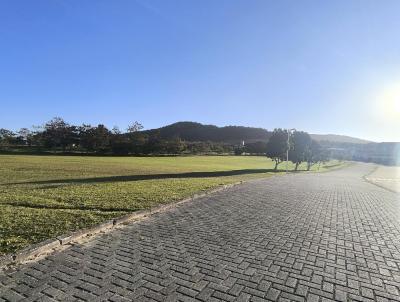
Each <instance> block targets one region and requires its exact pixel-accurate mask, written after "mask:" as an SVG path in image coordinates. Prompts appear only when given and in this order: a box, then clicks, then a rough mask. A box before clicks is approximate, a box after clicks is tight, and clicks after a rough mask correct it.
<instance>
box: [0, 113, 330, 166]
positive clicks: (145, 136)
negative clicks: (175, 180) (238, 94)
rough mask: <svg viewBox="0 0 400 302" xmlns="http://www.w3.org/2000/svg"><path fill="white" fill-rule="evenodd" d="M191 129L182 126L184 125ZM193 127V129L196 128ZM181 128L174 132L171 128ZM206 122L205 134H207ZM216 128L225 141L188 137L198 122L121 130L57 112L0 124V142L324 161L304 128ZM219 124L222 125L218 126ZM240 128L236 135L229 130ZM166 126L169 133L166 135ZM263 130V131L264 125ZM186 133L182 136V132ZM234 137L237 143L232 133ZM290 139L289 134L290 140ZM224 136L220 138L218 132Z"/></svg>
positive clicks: (39, 147) (56, 148)
mask: <svg viewBox="0 0 400 302" xmlns="http://www.w3.org/2000/svg"><path fill="white" fill-rule="evenodd" d="M185 125H186V126H188V127H189V130H185V129H184V126H185ZM194 127H196V131H195V130H194ZM176 128H179V131H177V132H176V133H175V135H174V133H173V132H172V130H171V129H176ZM209 128H210V127H206V128H204V129H206V130H207V132H206V133H207V136H208V137H211V136H212V135H213V134H212V133H211V132H210V129H209ZM216 129H217V130H218V131H219V134H218V135H219V136H220V135H221V131H225V132H227V131H229V136H230V137H229V139H231V142H228V141H229V139H228V140H226V141H225V142H224V141H222V142H221V141H220V142H218V141H210V140H205V141H190V140H188V133H190V134H191V135H192V136H194V135H195V134H196V133H197V134H196V135H197V136H201V135H203V134H201V133H199V131H201V128H199V126H198V125H196V123H190V122H185V123H176V124H173V125H172V127H170V128H166V127H163V128H160V129H153V130H148V131H142V130H143V126H142V125H141V124H140V123H139V122H133V123H131V125H129V126H128V128H127V129H126V130H125V131H121V130H120V129H119V128H118V127H113V128H112V129H108V128H107V127H106V126H105V125H102V124H99V125H97V126H92V125H90V124H82V125H79V126H76V125H72V124H70V123H68V122H66V121H65V120H64V119H62V118H59V117H56V118H53V119H52V120H50V121H48V122H46V123H44V124H43V125H42V126H36V127H33V128H32V129H28V128H22V129H20V130H19V131H17V132H13V131H11V130H7V129H0V147H1V149H3V150H22V151H24V150H25V151H31V152H35V151H37V152H62V153H68V152H73V153H87V154H110V155H149V154H236V155H242V154H250V155H255V154H257V155H267V156H268V157H270V158H272V159H273V160H274V161H275V163H276V166H275V168H276V169H277V168H278V165H279V164H280V163H281V162H282V161H285V160H286V152H287V151H288V150H289V160H290V161H292V162H293V163H295V169H296V170H297V168H298V166H299V165H300V164H301V163H302V162H307V166H308V168H310V167H311V166H312V165H313V164H315V163H317V162H321V161H324V160H326V158H327V156H326V153H325V152H323V150H322V148H321V147H320V146H319V144H318V143H317V142H315V141H313V140H312V139H311V137H310V136H309V135H308V134H307V133H306V132H302V131H295V132H293V133H288V132H287V130H283V129H275V130H274V131H273V132H272V133H270V132H269V135H268V136H270V138H269V140H268V142H266V141H257V140H256V141H254V134H252V135H253V136H252V137H251V139H253V140H251V139H250V140H249V141H250V142H246V143H243V142H244V141H245V140H246V139H248V137H247V136H246V135H245V133H248V132H249V131H250V128H246V127H234V126H230V127H223V128H218V127H216ZM221 129H222V130H221ZM234 129H236V130H237V131H239V132H238V133H237V134H235V133H233V130H234ZM256 130H257V132H255V135H257V136H258V135H260V134H261V135H262V137H264V136H265V133H264V132H261V131H260V130H259V129H256ZM166 131H168V133H167V134H168V135H166V133H165V132H166ZM264 131H266V130H264ZM184 133H185V134H186V136H184V137H185V138H186V139H185V140H183V139H182V138H181V137H180V134H181V135H182V134H184ZM241 135H242V136H244V137H243V142H242V140H240V142H238V140H237V138H238V137H241ZM234 136H236V142H232V138H233V137H234ZM288 138H289V139H288ZM221 139H223V137H221Z"/></svg>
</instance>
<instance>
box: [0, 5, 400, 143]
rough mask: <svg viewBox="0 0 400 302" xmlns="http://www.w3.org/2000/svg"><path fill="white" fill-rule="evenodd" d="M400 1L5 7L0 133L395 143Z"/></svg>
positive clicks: (0, 26) (0, 30) (0, 24)
mask: <svg viewBox="0 0 400 302" xmlns="http://www.w3.org/2000/svg"><path fill="white" fill-rule="evenodd" d="M399 11H400V1H395V0H393V1H389V0H385V1H368V0H363V1H361V0H360V1H355V0H354V1H350V0H344V1H269V0H237V1H234V0H190V1H188V0H180V1H178V0H127V1H124V0H115V1H111V0H107V1H106V0H97V1H89V0H86V1H73V0H70V1H67V0H38V1H30V0H26V1H21V0H0V105H1V106H0V108H1V111H0V127H4V128H10V129H18V128H20V127H29V126H31V125H37V124H41V123H42V122H44V121H46V120H49V119H51V118H52V117H54V116H61V117H63V118H65V119H66V120H67V121H69V122H72V123H76V124H80V123H83V122H87V123H92V124H97V123H104V124H106V125H107V126H110V127H112V126H114V125H119V126H120V128H122V129H123V128H126V126H127V125H128V124H129V123H130V122H131V121H135V120H137V121H140V122H141V123H142V124H143V125H144V126H145V128H154V127H159V126H163V125H166V124H169V123H173V122H176V121H187V120H190V121H198V122H202V123H209V124H216V125H221V126H222V125H233V124H234V125H248V126H258V127H264V128H267V129H273V128H275V127H290V128H292V127H295V128H297V129H301V130H305V131H309V132H311V133H336V134H346V135H352V136H357V137H361V138H366V139H372V140H376V141H394V140H396V141H400V137H399V135H400V110H399V108H400V106H398V102H399V101H400V30H399V29H400V18H399V17H398V14H399Z"/></svg>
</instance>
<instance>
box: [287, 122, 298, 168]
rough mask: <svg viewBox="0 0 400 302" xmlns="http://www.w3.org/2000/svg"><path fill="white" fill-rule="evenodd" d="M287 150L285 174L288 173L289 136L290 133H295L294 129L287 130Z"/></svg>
mask: <svg viewBox="0 0 400 302" xmlns="http://www.w3.org/2000/svg"><path fill="white" fill-rule="evenodd" d="M286 131H287V149H286V174H288V173H289V149H290V134H291V133H292V131H296V129H294V128H292V129H287V130H286Z"/></svg>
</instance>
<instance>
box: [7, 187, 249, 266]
mask: <svg viewBox="0 0 400 302" xmlns="http://www.w3.org/2000/svg"><path fill="white" fill-rule="evenodd" d="M244 182H246V181H239V182H235V183H232V184H227V185H222V186H219V187H217V188H215V189H212V190H210V191H207V192H204V193H196V194H194V195H193V196H191V197H188V198H185V199H182V200H179V201H176V202H171V203H167V204H163V205H158V206H156V207H154V208H150V209H146V210H139V211H136V212H133V213H130V214H126V215H124V216H121V217H117V218H114V219H111V220H109V221H106V222H103V223H101V224H97V225H94V226H92V227H89V228H85V229H81V230H78V231H75V232H71V233H68V234H63V235H60V236H57V237H56V238H50V239H47V240H45V241H42V242H39V243H37V244H34V245H30V246H28V247H26V248H24V249H22V250H21V251H18V252H16V253H14V254H7V255H4V256H0V269H6V268H8V267H11V266H14V265H17V264H20V263H23V262H28V261H35V260H36V259H38V258H39V257H41V256H43V255H48V254H50V253H53V252H56V251H57V250H58V249H59V248H60V247H63V246H67V245H72V244H73V243H74V242H76V241H78V240H80V239H82V238H85V237H91V236H94V235H97V234H100V233H105V232H108V231H111V230H113V229H114V228H116V227H117V226H122V225H126V224H129V223H132V222H135V221H140V220H142V219H145V218H146V217H149V216H151V215H154V214H157V213H161V212H164V211H167V210H169V209H172V208H175V207H176V206H178V205H180V204H183V203H186V202H189V201H193V200H196V199H199V198H202V197H205V196H208V195H211V194H213V193H217V192H220V191H224V190H226V189H229V188H232V187H235V186H237V185H240V184H242V183H244Z"/></svg>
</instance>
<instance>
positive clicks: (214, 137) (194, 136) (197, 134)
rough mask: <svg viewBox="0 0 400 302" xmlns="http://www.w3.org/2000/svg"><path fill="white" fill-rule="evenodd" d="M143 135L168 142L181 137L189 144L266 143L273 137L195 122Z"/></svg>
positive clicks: (258, 130)
mask: <svg viewBox="0 0 400 302" xmlns="http://www.w3.org/2000/svg"><path fill="white" fill-rule="evenodd" d="M143 133H145V134H148V135H149V136H158V137H159V138H160V139H167V140H168V139H173V138H176V137H179V138H181V139H182V140H185V141H189V142H194V141H212V142H226V143H238V142H241V141H243V140H244V141H246V142H251V141H264V142H266V141H267V140H268V139H269V137H270V135H271V132H269V131H268V130H266V129H263V128H253V127H244V126H225V127H217V126H214V125H203V124H200V123H195V122H177V123H174V124H171V125H168V126H164V127H161V128H157V129H151V130H145V131H143Z"/></svg>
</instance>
